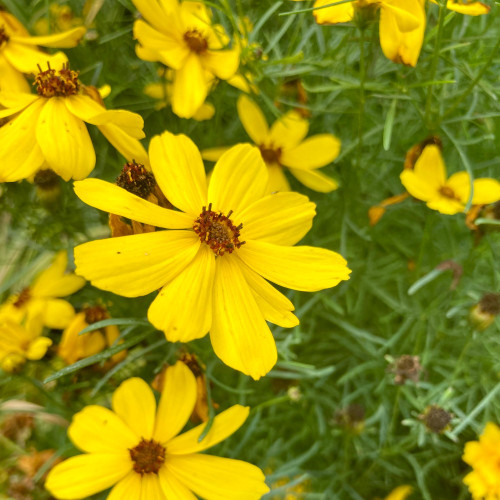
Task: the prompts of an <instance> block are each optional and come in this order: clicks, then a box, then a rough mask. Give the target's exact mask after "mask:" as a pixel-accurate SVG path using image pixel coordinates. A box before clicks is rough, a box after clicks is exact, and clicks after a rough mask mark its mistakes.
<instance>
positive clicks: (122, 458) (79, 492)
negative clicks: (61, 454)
mask: <svg viewBox="0 0 500 500" xmlns="http://www.w3.org/2000/svg"><path fill="white" fill-rule="evenodd" d="M131 468H132V461H131V460H130V455H129V453H128V451H126V453H123V454H111V453H92V454H89V455H78V456H76V457H72V458H69V459H68V460H65V461H64V462H62V463H60V464H57V465H56V466H55V467H54V468H53V469H52V470H51V471H50V472H49V475H48V477H47V480H46V481H45V488H47V490H49V492H50V493H51V494H52V495H54V496H55V497H56V498H61V499H64V500H74V499H80V498H86V497H89V496H91V495H94V494H95V493H98V492H100V491H103V490H106V489H108V488H109V487H110V486H113V484H115V483H116V482H118V481H120V480H121V479H123V478H124V477H125V476H126V475H127V474H128V473H129V472H130V469H131Z"/></svg>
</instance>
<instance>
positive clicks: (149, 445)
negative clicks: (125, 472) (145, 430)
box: [129, 438, 166, 476]
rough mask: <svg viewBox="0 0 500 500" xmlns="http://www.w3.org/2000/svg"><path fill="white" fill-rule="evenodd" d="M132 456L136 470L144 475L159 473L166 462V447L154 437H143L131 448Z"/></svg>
mask: <svg viewBox="0 0 500 500" xmlns="http://www.w3.org/2000/svg"><path fill="white" fill-rule="evenodd" d="M129 452H130V458H131V459H132V461H133V462H134V465H133V468H134V471H135V472H137V473H138V474H140V475H141V476H143V475H144V474H150V473H153V474H158V471H159V470H160V469H161V467H162V465H163V464H164V463H165V452H166V449H165V447H164V446H162V445H161V444H160V443H158V442H156V441H154V440H153V439H150V440H146V439H144V438H142V439H141V442H140V443H139V444H138V445H137V446H136V447H135V448H131V449H129Z"/></svg>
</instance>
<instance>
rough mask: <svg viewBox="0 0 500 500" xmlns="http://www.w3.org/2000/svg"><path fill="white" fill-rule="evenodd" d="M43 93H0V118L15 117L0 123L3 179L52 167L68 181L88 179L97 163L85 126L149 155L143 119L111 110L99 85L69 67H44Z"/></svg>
mask: <svg viewBox="0 0 500 500" xmlns="http://www.w3.org/2000/svg"><path fill="white" fill-rule="evenodd" d="M35 85H36V90H37V95H33V94H26V93H20V92H17V93H14V92H3V91H0V104H1V105H3V106H4V107H5V108H6V109H2V110H0V117H6V116H14V118H12V119H11V120H10V121H9V122H8V123H6V124H5V125H3V126H2V127H0V143H1V144H2V163H1V166H0V182H12V181H18V180H21V179H26V178H28V177H31V176H32V175H33V174H35V173H36V172H37V171H38V170H40V169H47V168H50V169H52V170H54V171H55V172H56V173H57V174H58V175H60V176H61V177H62V178H63V179H64V180H66V181H68V180H69V179H71V178H73V179H84V178H85V177H87V176H88V175H89V173H90V172H91V171H92V169H93V168H94V166H95V162H96V156H95V151H94V146H93V145H92V141H91V139H90V136H89V133H88V131H87V128H86V126H85V122H86V123H90V124H93V125H96V126H97V127H98V128H99V130H100V131H101V132H102V133H103V135H104V136H105V137H106V138H107V139H108V141H109V142H110V143H111V144H113V146H114V147H115V148H116V149H117V150H118V151H119V152H120V153H121V154H123V156H125V157H126V158H132V157H135V158H137V159H138V160H142V159H144V157H145V156H146V154H145V151H144V148H143V147H142V145H141V144H140V142H139V139H141V138H143V137H144V133H143V131H142V127H143V125H144V122H143V119H142V118H141V116H139V115H138V114H136V113H131V112H130V111H124V110H106V108H105V107H104V106H103V105H101V104H100V103H98V102H96V101H95V100H94V98H93V97H91V96H94V97H95V95H94V94H95V93H96V91H95V89H93V88H92V87H85V86H84V85H82V84H81V83H80V81H79V80H78V73H77V72H76V71H72V70H70V69H69V68H68V67H67V65H64V66H63V67H62V68H61V69H59V70H55V69H53V68H51V67H50V65H49V66H48V69H47V70H44V71H42V69H41V68H40V69H39V72H38V73H37V75H36V77H35Z"/></svg>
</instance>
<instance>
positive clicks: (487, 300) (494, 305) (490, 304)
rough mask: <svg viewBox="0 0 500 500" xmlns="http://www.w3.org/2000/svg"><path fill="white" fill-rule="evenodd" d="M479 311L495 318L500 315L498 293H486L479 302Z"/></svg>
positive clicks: (499, 297)
mask: <svg viewBox="0 0 500 500" xmlns="http://www.w3.org/2000/svg"><path fill="white" fill-rule="evenodd" d="M479 307H480V308H481V311H483V312H485V313H487V314H492V315H493V316H496V315H497V314H500V293H486V294H484V295H483V296H482V297H481V300H480V301H479Z"/></svg>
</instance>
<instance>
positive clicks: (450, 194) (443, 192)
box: [439, 186, 457, 200]
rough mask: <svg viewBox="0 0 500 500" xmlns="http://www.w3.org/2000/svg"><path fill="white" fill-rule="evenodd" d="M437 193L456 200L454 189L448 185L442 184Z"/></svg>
mask: <svg viewBox="0 0 500 500" xmlns="http://www.w3.org/2000/svg"><path fill="white" fill-rule="evenodd" d="M439 194H441V195H443V196H444V197H445V198H450V199H451V200H456V199H457V197H456V195H455V191H453V189H451V188H450V187H448V186H442V187H440V188H439Z"/></svg>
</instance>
